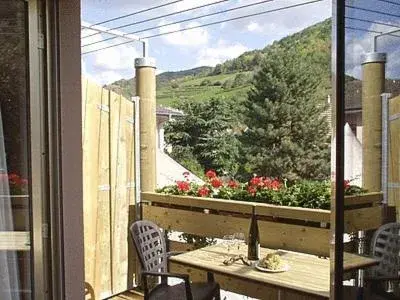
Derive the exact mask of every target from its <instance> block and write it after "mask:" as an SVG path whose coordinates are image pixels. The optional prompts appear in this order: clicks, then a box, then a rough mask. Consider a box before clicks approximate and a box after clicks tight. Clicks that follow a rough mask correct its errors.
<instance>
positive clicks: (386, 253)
mask: <svg viewBox="0 0 400 300" xmlns="http://www.w3.org/2000/svg"><path fill="white" fill-rule="evenodd" d="M371 255H372V256H373V257H376V258H379V259H380V260H381V262H380V264H379V265H378V266H375V267H373V268H371V270H370V274H369V275H370V276H371V277H397V276H399V275H400V274H399V272H400V256H399V255H400V223H388V224H385V225H383V226H381V227H379V228H378V230H377V231H376V232H375V234H374V236H373V237H372V241H371Z"/></svg>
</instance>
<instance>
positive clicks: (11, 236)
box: [0, 0, 31, 300]
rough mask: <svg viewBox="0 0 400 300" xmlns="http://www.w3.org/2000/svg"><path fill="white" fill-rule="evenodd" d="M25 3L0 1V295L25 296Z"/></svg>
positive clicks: (27, 248)
mask: <svg viewBox="0 0 400 300" xmlns="http://www.w3.org/2000/svg"><path fill="white" fill-rule="evenodd" d="M26 13H27V12H26V2H25V1H22V0H18V1H15V0H3V1H1V2H0V45H1V46H0V299H2V300H19V299H31V290H30V289H31V287H30V281H31V278H30V277H31V273H30V235H29V231H30V220H29V218H30V214H29V206H30V205H29V204H30V201H29V199H30V198H29V193H28V185H29V180H28V129H27V128H28V126H27V125H28V110H27V108H28V102H29V99H28V92H27V88H28V83H27V82H28V73H27V17H26Z"/></svg>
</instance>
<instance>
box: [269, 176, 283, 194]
mask: <svg viewBox="0 0 400 300" xmlns="http://www.w3.org/2000/svg"><path fill="white" fill-rule="evenodd" d="M281 186H282V183H281V182H279V180H278V179H274V180H272V182H271V189H273V190H274V191H277V190H279V189H280V188H281Z"/></svg>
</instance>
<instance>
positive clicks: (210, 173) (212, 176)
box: [206, 170, 217, 179]
mask: <svg viewBox="0 0 400 300" xmlns="http://www.w3.org/2000/svg"><path fill="white" fill-rule="evenodd" d="M206 177H207V178H210V179H211V178H214V177H217V173H216V172H215V171H214V170H208V171H207V173H206Z"/></svg>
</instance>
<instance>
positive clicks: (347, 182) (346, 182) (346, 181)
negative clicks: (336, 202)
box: [344, 179, 350, 190]
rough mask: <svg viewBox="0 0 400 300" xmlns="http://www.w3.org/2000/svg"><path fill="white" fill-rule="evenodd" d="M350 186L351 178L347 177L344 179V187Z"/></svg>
mask: <svg viewBox="0 0 400 300" xmlns="http://www.w3.org/2000/svg"><path fill="white" fill-rule="evenodd" d="M349 187H350V180H348V179H346V180H345V181H344V189H345V190H347V189H348V188H349Z"/></svg>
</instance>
